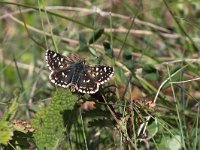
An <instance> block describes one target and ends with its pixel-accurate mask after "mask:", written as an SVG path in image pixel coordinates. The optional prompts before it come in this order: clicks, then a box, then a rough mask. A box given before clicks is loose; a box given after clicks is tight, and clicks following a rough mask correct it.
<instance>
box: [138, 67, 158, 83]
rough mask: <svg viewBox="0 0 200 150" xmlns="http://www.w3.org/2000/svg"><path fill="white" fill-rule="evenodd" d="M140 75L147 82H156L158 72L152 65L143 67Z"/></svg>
mask: <svg viewBox="0 0 200 150" xmlns="http://www.w3.org/2000/svg"><path fill="white" fill-rule="evenodd" d="M142 75H143V76H144V78H145V79H149V80H158V78H159V73H158V71H157V70H156V69H155V68H154V67H153V66H152V65H149V64H147V65H144V68H143V69H142Z"/></svg>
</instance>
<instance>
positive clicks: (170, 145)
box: [166, 135, 181, 150]
mask: <svg viewBox="0 0 200 150" xmlns="http://www.w3.org/2000/svg"><path fill="white" fill-rule="evenodd" d="M166 148H167V149H169V150H179V149H181V137H180V135H174V136H173V137H172V138H171V139H169V140H168V141H167V143H166Z"/></svg>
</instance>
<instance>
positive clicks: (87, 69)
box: [46, 50, 114, 94]
mask: <svg viewBox="0 0 200 150" xmlns="http://www.w3.org/2000/svg"><path fill="white" fill-rule="evenodd" d="M46 62H47V66H48V67H49V69H50V70H51V71H52V72H51V74H50V76H49V78H50V80H51V82H53V83H54V84H56V85H58V86H61V87H64V88H68V87H70V88H71V90H72V91H76V90H77V91H79V92H81V93H89V94H94V93H96V92H97V91H98V90H99V85H101V84H103V83H104V82H107V81H108V80H109V79H110V77H111V76H112V75H113V73H114V70H113V68H112V67H109V66H105V65H96V66H90V65H86V64H85V60H82V59H78V57H77V55H74V54H70V55H69V56H68V57H65V56H63V55H61V54H59V53H56V52H54V51H51V50H47V51H46Z"/></svg>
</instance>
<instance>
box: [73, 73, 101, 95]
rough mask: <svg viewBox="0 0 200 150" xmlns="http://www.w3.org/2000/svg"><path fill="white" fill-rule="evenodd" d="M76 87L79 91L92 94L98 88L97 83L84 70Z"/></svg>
mask: <svg viewBox="0 0 200 150" xmlns="http://www.w3.org/2000/svg"><path fill="white" fill-rule="evenodd" d="M76 88H77V90H78V91H79V92H81V93H88V94H94V93H96V92H97V91H98V90H99V84H98V83H96V82H95V80H94V79H93V78H92V77H91V76H90V75H89V74H88V73H87V72H85V73H84V74H82V75H81V76H80V78H79V81H78V83H77V87H76Z"/></svg>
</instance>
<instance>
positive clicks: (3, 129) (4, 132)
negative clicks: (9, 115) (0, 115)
mask: <svg viewBox="0 0 200 150" xmlns="http://www.w3.org/2000/svg"><path fill="white" fill-rule="evenodd" d="M12 136H13V127H12V124H11V123H10V122H8V121H5V120H4V121H2V120H1V121H0V144H5V145H7V144H8V142H9V141H10V140H11V139H12Z"/></svg>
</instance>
